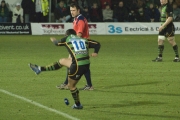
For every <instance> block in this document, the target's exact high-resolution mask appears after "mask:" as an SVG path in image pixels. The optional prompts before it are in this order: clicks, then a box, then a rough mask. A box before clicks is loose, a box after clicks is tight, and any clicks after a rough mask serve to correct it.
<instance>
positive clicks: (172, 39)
mask: <svg viewBox="0 0 180 120" xmlns="http://www.w3.org/2000/svg"><path fill="white" fill-rule="evenodd" d="M167 39H168V41H169V42H173V41H175V38H174V37H168V38H167Z"/></svg>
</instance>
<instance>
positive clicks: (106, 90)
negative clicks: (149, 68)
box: [95, 81, 180, 96]
mask: <svg viewBox="0 0 180 120" xmlns="http://www.w3.org/2000/svg"><path fill="white" fill-rule="evenodd" d="M158 83H161V82H159V81H157V82H147V83H137V84H126V85H111V86H106V88H108V89H105V90H101V89H95V91H98V92H117V93H127V94H129V93H130V94H146V95H161V96H180V94H174V93H157V92H156V93H150V92H120V91H112V90H109V89H111V88H115V87H127V86H139V85H150V84H158Z"/></svg>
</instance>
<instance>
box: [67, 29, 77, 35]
mask: <svg viewBox="0 0 180 120" xmlns="http://www.w3.org/2000/svg"><path fill="white" fill-rule="evenodd" d="M71 34H73V35H76V31H75V30H74V29H68V30H67V31H66V35H67V36H68V35H71Z"/></svg>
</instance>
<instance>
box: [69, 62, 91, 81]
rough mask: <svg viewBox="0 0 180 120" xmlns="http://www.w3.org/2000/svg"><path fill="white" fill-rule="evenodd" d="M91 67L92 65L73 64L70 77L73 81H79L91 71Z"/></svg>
mask: <svg viewBox="0 0 180 120" xmlns="http://www.w3.org/2000/svg"><path fill="white" fill-rule="evenodd" d="M89 66H90V64H87V65H80V66H77V65H76V64H71V66H70V68H69V73H68V76H69V77H70V78H71V79H73V80H79V79H81V76H82V75H83V74H84V73H86V72H87V71H88V70H89Z"/></svg>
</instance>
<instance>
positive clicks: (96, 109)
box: [86, 101, 180, 119]
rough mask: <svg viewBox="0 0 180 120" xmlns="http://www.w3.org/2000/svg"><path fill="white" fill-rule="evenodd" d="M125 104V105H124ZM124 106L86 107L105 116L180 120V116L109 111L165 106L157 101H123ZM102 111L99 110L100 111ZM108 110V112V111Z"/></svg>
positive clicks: (103, 105) (102, 105) (101, 105)
mask: <svg viewBox="0 0 180 120" xmlns="http://www.w3.org/2000/svg"><path fill="white" fill-rule="evenodd" d="M123 102H124V104H123ZM123 102H121V103H122V104H93V105H86V106H87V107H88V110H90V111H94V112H96V111H97V112H101V113H104V114H111V115H112V114H114V115H127V116H140V117H153V118H167V119H170V118H171V119H180V117H179V116H170V115H155V114H140V113H139V114H138V113H126V112H119V111H113V110H111V111H109V108H111V109H116V108H122V109H123V107H134V106H144V105H145V106H152V105H154V106H157V105H161V104H165V103H162V102H155V101H137V102H133V101H123ZM99 108H100V109H101V110H98V109H99ZM102 108H104V109H102ZM106 108H107V109H108V110H106Z"/></svg>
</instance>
